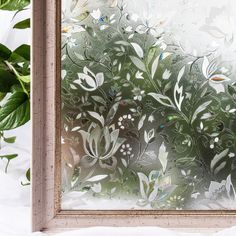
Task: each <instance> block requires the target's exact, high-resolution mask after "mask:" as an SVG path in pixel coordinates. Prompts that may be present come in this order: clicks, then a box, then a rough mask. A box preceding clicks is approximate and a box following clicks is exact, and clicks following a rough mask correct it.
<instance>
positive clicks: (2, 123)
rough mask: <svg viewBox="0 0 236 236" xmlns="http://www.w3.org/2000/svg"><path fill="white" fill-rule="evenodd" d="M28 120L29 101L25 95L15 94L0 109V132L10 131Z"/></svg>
mask: <svg viewBox="0 0 236 236" xmlns="http://www.w3.org/2000/svg"><path fill="white" fill-rule="evenodd" d="M29 119H30V101H29V97H28V95H27V94H26V93H23V92H16V93H14V94H13V95H12V96H11V97H10V98H9V99H8V100H7V102H6V104H5V105H4V106H3V107H2V108H1V109H0V130H10V129H14V128H17V127H19V126H21V125H23V124H25V123H26V122H27V121H29Z"/></svg>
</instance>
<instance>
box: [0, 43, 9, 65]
mask: <svg viewBox="0 0 236 236" xmlns="http://www.w3.org/2000/svg"><path fill="white" fill-rule="evenodd" d="M10 56H11V50H10V49H9V48H7V47H6V46H5V45H3V44H1V43H0V60H1V61H4V60H7V59H8V58H9V57H10Z"/></svg>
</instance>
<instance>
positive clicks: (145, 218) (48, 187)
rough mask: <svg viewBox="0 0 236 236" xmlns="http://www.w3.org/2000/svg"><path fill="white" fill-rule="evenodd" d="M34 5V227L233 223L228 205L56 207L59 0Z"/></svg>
mask: <svg viewBox="0 0 236 236" xmlns="http://www.w3.org/2000/svg"><path fill="white" fill-rule="evenodd" d="M32 10H33V17H32V18H33V29H32V34H33V35H32V36H33V40H32V58H33V59H32V76H33V83H32V100H31V101H32V109H31V111H32V112H31V115H32V156H33V157H32V165H31V168H32V174H31V177H32V178H31V179H32V195H31V200H32V231H39V230H41V231H49V232H61V231H64V230H68V229H72V228H73V229H75V228H81V227H91V226H117V227H119V226H122V227H124V226H159V227H165V228H179V229H185V230H186V231H188V230H192V231H194V228H195V229H196V228H198V229H199V228H203V229H205V231H207V232H208V231H211V232H214V231H217V230H219V229H221V228H226V227H230V226H233V225H236V211H230V210H225V211H148V210H144V211H138V210H132V211H131V210H126V211H62V210H60V178H61V175H60V166H61V162H60V152H61V151H60V141H61V140H60V127H61V125H60V124H61V121H60V105H61V101H60V63H61V55H60V53H61V47H60V37H61V17H60V15H61V0H40V1H38V0H33V6H32ZM56 170H57V171H56Z"/></svg>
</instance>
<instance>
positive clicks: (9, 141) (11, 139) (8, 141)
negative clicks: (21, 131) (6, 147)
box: [3, 136, 16, 143]
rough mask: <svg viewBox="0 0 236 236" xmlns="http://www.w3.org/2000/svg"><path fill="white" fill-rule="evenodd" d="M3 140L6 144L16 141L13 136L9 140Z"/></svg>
mask: <svg viewBox="0 0 236 236" xmlns="http://www.w3.org/2000/svg"><path fill="white" fill-rule="evenodd" d="M3 140H4V141H5V142H6V143H14V142H15V141H16V136H13V137H10V138H5V137H4V138H3Z"/></svg>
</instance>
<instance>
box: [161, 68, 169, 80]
mask: <svg viewBox="0 0 236 236" xmlns="http://www.w3.org/2000/svg"><path fill="white" fill-rule="evenodd" d="M170 76H171V72H170V71H169V70H167V69H166V70H165V71H164V73H163V75H162V78H163V79H164V80H167V79H169V78H170Z"/></svg>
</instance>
